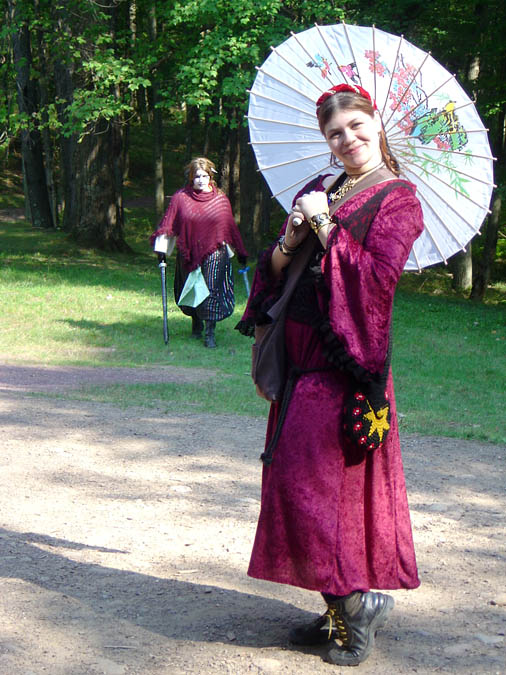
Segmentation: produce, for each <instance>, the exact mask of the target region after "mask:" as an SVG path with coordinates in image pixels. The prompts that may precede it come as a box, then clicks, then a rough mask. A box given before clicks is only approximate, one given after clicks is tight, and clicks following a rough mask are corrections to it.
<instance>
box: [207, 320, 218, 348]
mask: <svg viewBox="0 0 506 675" xmlns="http://www.w3.org/2000/svg"><path fill="white" fill-rule="evenodd" d="M215 328H216V321H206V336H205V338H204V347H209V349H214V348H215V347H216V340H215V337H214V329H215Z"/></svg>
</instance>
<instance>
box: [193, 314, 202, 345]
mask: <svg viewBox="0 0 506 675" xmlns="http://www.w3.org/2000/svg"><path fill="white" fill-rule="evenodd" d="M203 330H204V322H203V321H202V319H199V318H198V316H192V338H194V339H195V340H200V338H201V337H202V331H203Z"/></svg>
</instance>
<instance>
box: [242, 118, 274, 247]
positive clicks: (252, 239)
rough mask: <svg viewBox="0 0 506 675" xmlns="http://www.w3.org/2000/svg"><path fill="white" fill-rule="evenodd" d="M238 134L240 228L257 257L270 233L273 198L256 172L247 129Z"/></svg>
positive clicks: (246, 242) (245, 240) (248, 245)
mask: <svg viewBox="0 0 506 675" xmlns="http://www.w3.org/2000/svg"><path fill="white" fill-rule="evenodd" d="M239 133H240V138H241V183H240V204H241V217H240V229H241V234H242V237H243V240H244V243H245V245H246V248H247V249H248V251H249V253H250V255H256V254H257V253H258V251H259V250H260V249H261V248H262V246H263V244H264V239H265V235H266V233H267V232H268V231H269V225H270V211H271V203H270V202H271V197H270V191H269V189H268V187H267V185H266V183H265V181H264V179H263V177H262V175H261V174H260V172H259V171H257V168H256V166H257V164H256V159H255V155H254V153H253V150H252V148H251V145H250V144H249V143H248V140H249V134H248V130H247V129H246V128H245V127H241V129H240V132H239Z"/></svg>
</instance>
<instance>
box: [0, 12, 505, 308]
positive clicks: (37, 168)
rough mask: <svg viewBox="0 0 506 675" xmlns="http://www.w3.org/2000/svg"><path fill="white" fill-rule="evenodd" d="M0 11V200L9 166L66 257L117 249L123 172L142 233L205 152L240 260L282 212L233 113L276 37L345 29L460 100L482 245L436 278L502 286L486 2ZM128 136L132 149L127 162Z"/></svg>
mask: <svg viewBox="0 0 506 675" xmlns="http://www.w3.org/2000/svg"><path fill="white" fill-rule="evenodd" d="M0 2H1V6H2V15H3V21H2V26H1V28H0V45H1V53H0V81H1V85H0V87H1V90H0V153H1V154H0V157H1V158H2V160H3V165H2V170H1V171H0V178H1V180H2V188H3V189H2V192H4V193H5V192H7V193H8V192H9V187H10V185H9V180H10V174H9V171H8V169H9V167H14V168H15V169H16V168H17V167H22V174H23V191H24V197H25V198H24V205H25V208H26V210H27V214H29V218H31V223H32V225H33V227H35V228H43V229H46V230H51V229H53V228H61V229H63V230H64V231H65V233H66V234H67V235H68V237H69V238H71V239H72V240H74V241H75V242H76V243H78V244H79V245H80V246H84V247H89V248H94V249H97V248H98V249H102V250H106V251H122V252H125V251H128V250H129V245H128V244H127V242H126V240H125V209H124V198H125V188H126V194H127V196H128V194H129V193H128V189H129V186H131V185H132V177H133V174H134V172H135V173H136V181H135V184H136V189H137V191H138V193H140V192H143V195H141V196H144V197H146V196H147V197H151V200H152V201H151V203H152V205H153V206H152V211H153V212H152V217H151V224H152V225H154V224H156V222H157V220H158V218H159V217H160V216H161V214H162V212H163V209H164V207H165V206H166V203H167V198H168V197H169V196H170V195H171V194H172V193H173V192H174V191H175V189H177V188H178V187H180V185H181V183H182V180H183V167H184V165H185V163H186V162H187V161H188V160H189V159H190V158H191V157H192V156H195V155H205V156H209V157H211V158H212V159H213V160H215V162H216V164H217V166H218V167H219V184H220V186H221V187H222V188H223V189H224V190H225V192H226V193H227V194H228V195H229V198H230V200H231V203H232V206H233V209H234V213H235V216H236V218H237V221H238V222H239V225H240V229H241V232H242V234H243V238H244V240H245V242H246V245H247V247H248V248H249V250H250V252H251V253H252V254H254V253H256V252H257V251H258V250H259V249H260V248H261V247H262V245H263V243H264V242H265V240H266V238H267V237H269V235H270V234H271V233H272V231H275V230H276V229H277V227H278V226H279V223H280V221H281V219H282V217H283V216H282V213H281V211H280V209H279V207H278V206H276V204H275V202H274V200H272V198H271V196H270V192H269V190H268V188H267V186H266V184H265V182H264V181H263V179H262V177H261V176H260V174H259V173H258V172H257V170H256V163H255V158H254V155H253V152H252V150H251V148H250V146H249V145H248V130H247V125H246V121H245V119H244V115H245V112H246V108H247V102H248V94H247V89H248V88H249V87H250V86H251V85H252V83H253V80H254V77H255V74H256V70H255V66H257V65H260V64H261V63H262V62H263V61H264V60H265V58H266V57H267V55H268V54H269V47H270V45H276V44H279V43H280V42H282V41H284V40H285V39H287V37H288V36H289V34H290V31H294V32H298V31H300V30H303V29H305V28H308V27H310V26H312V25H313V24H314V23H315V22H317V23H319V24H333V23H338V22H340V21H341V20H346V21H347V22H348V23H356V24H359V25H371V24H375V25H376V26H377V27H378V28H381V29H383V30H386V31H389V32H392V33H395V34H398V35H400V34H404V36H405V37H406V39H408V40H409V41H411V42H413V43H414V44H416V45H417V46H419V47H420V48H422V49H426V50H430V51H431V52H432V54H433V55H434V57H435V58H436V59H437V60H439V61H440V62H441V63H443V64H444V65H445V66H446V67H447V68H448V70H450V71H451V72H454V73H455V74H456V76H457V78H458V80H459V81H460V83H461V84H462V86H463V87H464V89H466V90H467V91H468V93H469V94H470V96H471V97H472V98H474V99H475V100H476V104H477V107H478V109H479V112H480V114H481V116H482V118H483V120H484V122H485V124H486V126H487V127H489V129H490V140H491V145H492V150H493V154H494V156H495V157H497V162H496V164H495V180H496V183H497V185H498V187H497V188H496V189H495V191H494V195H493V199H492V204H491V215H490V216H489V217H488V219H487V221H486V224H485V226H484V230H483V234H482V235H481V236H480V237H477V238H476V239H475V240H474V241H473V243H472V246H469V247H468V250H467V251H465V252H462V253H460V254H458V255H457V256H454V258H453V259H452V261H451V265H450V269H451V270H452V272H453V284H454V287H455V288H457V289H458V290H460V291H462V292H465V293H467V294H468V295H469V297H471V298H473V299H477V300H482V299H483V298H484V297H485V295H486V291H487V288H488V287H489V285H490V282H491V281H494V280H497V279H498V280H501V278H503V277H504V260H505V258H506V241H505V234H504V229H501V228H502V227H503V225H502V224H503V221H504V208H503V202H504V200H503V195H504V190H505V184H506V178H505V161H506V156H505V128H506V44H505V41H504V39H503V36H504V31H505V28H506V7H505V4H504V2H502V0H486V1H479V0H478V1H477V0H459V2H455V1H454V0H450V2H448V1H447V0H445V1H444V2H443V0H429V1H425V2H420V1H418V0H392V1H391V0H388V1H387V0H375V2H372V1H370V0H360V2H358V0H345V1H344V2H343V1H336V0H313V1H312V2H309V3H308V2H305V1H303V0H285V1H281V0H184V1H179V0H167V1H164V2H161V1H160V0H159V1H158V2H157V1H156V0H100V1H96V0H65V1H64V2H55V1H54V0H0ZM133 137H135V138H136V140H137V142H138V141H139V139H140V138H142V142H143V152H142V155H139V154H137V156H136V157H135V163H134V162H133V161H132V154H131V147H132V145H133V144H132V139H133ZM137 145H138V143H137ZM14 173H15V172H14ZM139 176H142V178H143V180H140V181H139ZM130 196H132V195H131V193H130ZM473 261H474V269H473ZM469 290H470V293H469V292H468V291H469Z"/></svg>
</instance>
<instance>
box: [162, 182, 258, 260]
mask: <svg viewBox="0 0 506 675" xmlns="http://www.w3.org/2000/svg"><path fill="white" fill-rule="evenodd" d="M161 234H165V235H167V236H169V237H177V247H178V250H179V253H180V254H181V256H182V258H183V260H184V264H185V267H186V270H187V272H191V271H192V270H194V269H196V268H197V267H198V266H199V265H200V264H201V263H202V261H203V260H204V258H206V257H207V256H208V255H209V254H210V253H213V252H214V251H216V250H217V249H218V248H220V246H222V245H223V243H224V242H225V243H227V244H230V246H232V248H233V249H234V250H235V251H236V253H237V254H238V255H240V256H247V255H248V253H247V251H246V249H245V248H244V244H243V243H242V239H241V235H240V232H239V228H238V227H237V225H236V223H235V220H234V216H233V214H232V209H231V207H230V202H229V200H228V198H227V196H226V195H225V194H224V193H223V192H221V190H218V189H217V188H215V187H213V189H212V191H211V192H196V191H195V190H194V189H193V188H192V187H191V186H189V185H188V186H186V187H184V188H182V189H181V190H178V191H177V192H175V193H174V195H173V196H172V199H171V200H170V204H169V207H168V208H167V211H166V212H165V215H164V216H163V218H162V220H161V222H160V224H159V226H158V229H157V230H156V232H154V233H153V234H152V235H151V243H154V240H155V238H156V237H158V236H159V235H161Z"/></svg>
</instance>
